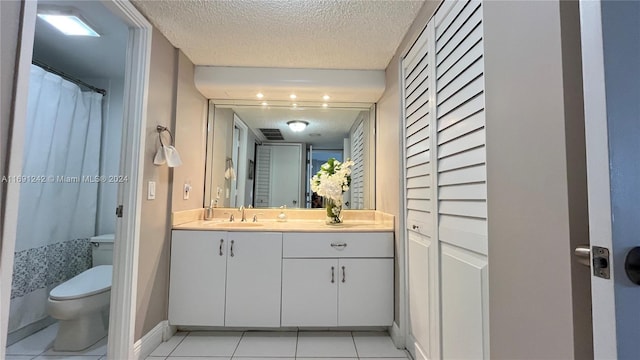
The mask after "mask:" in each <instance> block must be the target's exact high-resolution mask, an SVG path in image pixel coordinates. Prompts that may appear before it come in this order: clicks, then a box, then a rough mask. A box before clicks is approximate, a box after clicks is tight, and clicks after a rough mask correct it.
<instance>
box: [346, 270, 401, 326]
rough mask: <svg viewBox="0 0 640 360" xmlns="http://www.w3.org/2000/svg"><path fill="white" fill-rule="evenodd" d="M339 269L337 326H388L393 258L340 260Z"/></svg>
mask: <svg viewBox="0 0 640 360" xmlns="http://www.w3.org/2000/svg"><path fill="white" fill-rule="evenodd" d="M338 270H339V272H338V274H339V275H338V278H337V280H338V326H391V324H392V322H393V259H339V260H338Z"/></svg>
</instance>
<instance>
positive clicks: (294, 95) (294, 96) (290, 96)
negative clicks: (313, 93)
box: [289, 94, 297, 100]
mask: <svg viewBox="0 0 640 360" xmlns="http://www.w3.org/2000/svg"><path fill="white" fill-rule="evenodd" d="M289 98H291V100H293V99H295V98H297V96H296V94H291V95H289Z"/></svg>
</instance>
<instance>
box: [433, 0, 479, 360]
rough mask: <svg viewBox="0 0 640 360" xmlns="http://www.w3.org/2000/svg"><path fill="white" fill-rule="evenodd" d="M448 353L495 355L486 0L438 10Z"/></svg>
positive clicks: (452, 3)
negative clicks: (491, 331) (490, 276)
mask: <svg viewBox="0 0 640 360" xmlns="http://www.w3.org/2000/svg"><path fill="white" fill-rule="evenodd" d="M434 20H435V29H436V79H437V80H436V89H437V95H436V104H437V109H436V117H437V119H438V120H437V143H438V145H437V146H438V151H437V153H438V156H437V157H438V162H437V169H438V170H437V171H438V214H439V219H438V239H439V242H440V252H441V255H440V282H441V286H440V289H441V304H442V307H441V314H442V358H444V359H482V358H485V359H488V358H489V341H488V339H489V334H488V331H489V326H488V325H489V324H488V321H489V320H488V319H489V316H488V315H489V313H488V308H489V304H488V283H487V280H488V273H487V271H488V270H487V265H488V261H487V248H488V241H487V184H486V165H485V159H486V149H485V143H486V135H485V110H484V59H483V54H484V51H483V50H484V49H483V41H482V35H483V32H482V3H481V2H480V1H477V0H474V1H450V2H445V3H444V4H443V5H442V6H441V7H440V9H439V10H438V12H437V13H436V15H435V19H434Z"/></svg>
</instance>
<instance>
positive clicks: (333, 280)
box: [331, 266, 336, 284]
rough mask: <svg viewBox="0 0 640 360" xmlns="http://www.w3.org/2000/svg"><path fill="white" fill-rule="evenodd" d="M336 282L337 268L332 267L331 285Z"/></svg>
mask: <svg viewBox="0 0 640 360" xmlns="http://www.w3.org/2000/svg"><path fill="white" fill-rule="evenodd" d="M334 282H336V280H335V267H333V266H332V267H331V283H332V284H333V283H334Z"/></svg>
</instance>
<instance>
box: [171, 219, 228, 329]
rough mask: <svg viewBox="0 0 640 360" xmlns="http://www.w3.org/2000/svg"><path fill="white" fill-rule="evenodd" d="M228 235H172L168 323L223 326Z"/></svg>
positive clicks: (200, 233) (184, 232)
mask: <svg viewBox="0 0 640 360" xmlns="http://www.w3.org/2000/svg"><path fill="white" fill-rule="evenodd" d="M226 269H227V233H226V232H224V231H181V230H180V231H178V230H174V231H173V232H172V238H171V269H170V276H171V277H170V284H169V322H170V323H171V324H172V325H193V326H224V303H225V291H224V289H225V283H226V278H227V275H226V274H227V270H226Z"/></svg>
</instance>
